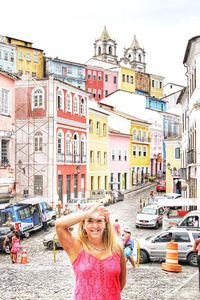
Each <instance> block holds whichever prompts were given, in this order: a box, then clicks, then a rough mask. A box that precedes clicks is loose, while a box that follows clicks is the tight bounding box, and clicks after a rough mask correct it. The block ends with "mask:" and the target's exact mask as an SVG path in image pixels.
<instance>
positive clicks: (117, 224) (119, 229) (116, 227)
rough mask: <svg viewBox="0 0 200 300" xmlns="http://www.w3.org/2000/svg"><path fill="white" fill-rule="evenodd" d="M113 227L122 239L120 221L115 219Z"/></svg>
mask: <svg viewBox="0 0 200 300" xmlns="http://www.w3.org/2000/svg"><path fill="white" fill-rule="evenodd" d="M113 227H114V230H115V232H116V234H117V236H118V237H120V236H121V228H120V224H119V220H118V219H115V222H114V223H113Z"/></svg>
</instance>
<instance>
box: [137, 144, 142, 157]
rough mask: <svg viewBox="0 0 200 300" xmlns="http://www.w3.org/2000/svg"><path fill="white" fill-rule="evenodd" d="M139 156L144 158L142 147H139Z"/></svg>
mask: <svg viewBox="0 0 200 300" xmlns="http://www.w3.org/2000/svg"><path fill="white" fill-rule="evenodd" d="M138 156H142V147H141V146H138Z"/></svg>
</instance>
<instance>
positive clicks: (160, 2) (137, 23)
mask: <svg viewBox="0 0 200 300" xmlns="http://www.w3.org/2000/svg"><path fill="white" fill-rule="evenodd" d="M0 11H1V17H0V28H1V29H0V35H7V36H11V37H16V38H19V39H24V40H28V41H32V42H33V43H34V45H33V46H34V47H36V48H40V49H43V50H44V51H45V53H46V55H47V56H52V57H56V56H58V57H59V58H62V59H65V60H69V61H74V62H79V63H85V62H86V61H87V60H88V59H89V58H91V57H92V56H93V52H94V46H93V43H94V41H95V39H96V38H99V37H100V34H101V32H102V30H103V27H104V25H106V27H107V30H108V33H109V35H110V36H111V38H115V39H116V42H117V44H118V47H117V55H118V58H119V57H122V55H123V48H124V47H126V48H128V47H129V46H130V44H131V42H132V39H133V37H134V34H136V37H137V40H138V42H139V44H140V46H141V47H142V48H144V49H145V51H146V63H147V72H148V73H152V74H157V75H161V76H163V77H165V78H166V81H165V83H167V82H174V83H178V84H186V77H185V71H186V69H185V68H184V66H183V63H182V62H183V58H184V54H185V50H186V46H187V42H188V40H189V39H190V38H192V37H193V36H196V35H200V1H199V0H124V1H122V0H99V1H96V0H56V1H52V0H49V1H45V0H34V1H27V0H26V1H25V0H18V1H16V0H10V1H1V5H0Z"/></svg>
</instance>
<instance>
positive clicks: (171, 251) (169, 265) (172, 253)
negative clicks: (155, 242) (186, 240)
mask: <svg viewBox="0 0 200 300" xmlns="http://www.w3.org/2000/svg"><path fill="white" fill-rule="evenodd" d="M162 270H164V271H168V272H176V273H179V272H181V271H182V266H181V265H179V264H178V243H176V242H169V243H167V249H166V262H165V263H162Z"/></svg>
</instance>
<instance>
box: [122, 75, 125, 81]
mask: <svg viewBox="0 0 200 300" xmlns="http://www.w3.org/2000/svg"><path fill="white" fill-rule="evenodd" d="M122 81H123V82H125V74H122Z"/></svg>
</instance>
